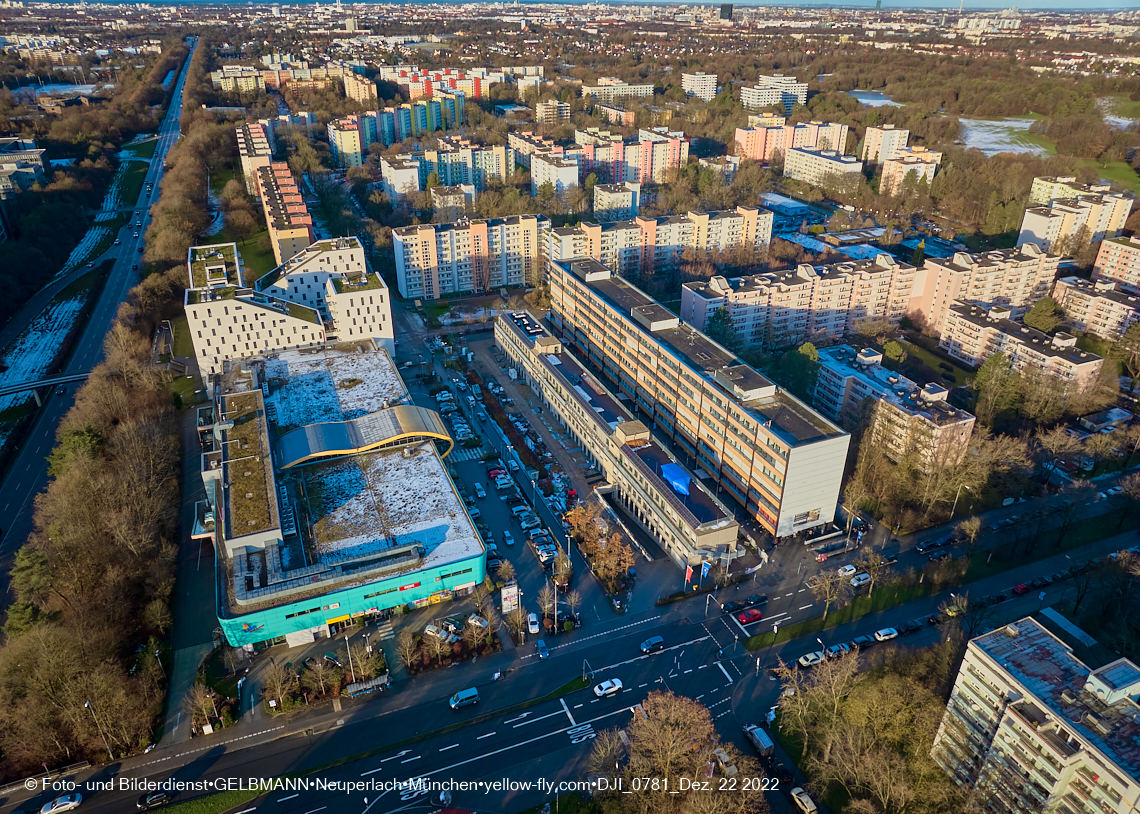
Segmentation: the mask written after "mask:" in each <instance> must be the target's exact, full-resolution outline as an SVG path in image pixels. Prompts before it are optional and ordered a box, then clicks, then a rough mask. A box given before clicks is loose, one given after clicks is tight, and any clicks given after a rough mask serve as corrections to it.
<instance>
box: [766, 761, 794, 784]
mask: <svg viewBox="0 0 1140 814" xmlns="http://www.w3.org/2000/svg"><path fill="white" fill-rule="evenodd" d="M763 761H764V769H765V771H767V772H768V775H769V776H770V777H776V778H778V779H779V780H780V782H781V783H785V784H790V783H792V782H794V778H793V777H792V773H791V772H789V771H788V770H787V769H785V768H784V764H783V763H781V762H780V761H778V760H776V758H774V757H772V756H771V755H766V756H765V757H764V758H763Z"/></svg>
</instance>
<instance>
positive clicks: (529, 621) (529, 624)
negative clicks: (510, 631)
mask: <svg viewBox="0 0 1140 814" xmlns="http://www.w3.org/2000/svg"><path fill="white" fill-rule="evenodd" d="M526 629H527V632H528V633H531V634H537V633H538V632H539V631H540V628H539V626H538V614H537V613H532V614H531V615H530V616H528V617H527V618H526Z"/></svg>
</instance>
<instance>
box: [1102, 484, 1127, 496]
mask: <svg viewBox="0 0 1140 814" xmlns="http://www.w3.org/2000/svg"><path fill="white" fill-rule="evenodd" d="M1123 492H1124V487H1123V486H1113V487H1112V488H1111V489H1108V490H1106V494H1108V495H1112V496H1114V497H1115V496H1116V495H1119V494H1122V493H1123Z"/></svg>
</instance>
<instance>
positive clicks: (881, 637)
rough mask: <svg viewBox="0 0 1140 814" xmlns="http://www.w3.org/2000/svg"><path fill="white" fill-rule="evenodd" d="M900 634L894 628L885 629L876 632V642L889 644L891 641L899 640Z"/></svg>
mask: <svg viewBox="0 0 1140 814" xmlns="http://www.w3.org/2000/svg"><path fill="white" fill-rule="evenodd" d="M898 635H899V632H898V631H897V630H895V629H894V628H893V627H885V628H883V629H882V630H876V631H875V641H877V642H889V641H890V640H891V639H897V638H898Z"/></svg>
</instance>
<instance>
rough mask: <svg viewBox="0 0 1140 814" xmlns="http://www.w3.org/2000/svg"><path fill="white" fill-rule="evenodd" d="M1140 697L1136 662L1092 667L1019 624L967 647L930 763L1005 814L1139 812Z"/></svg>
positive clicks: (1033, 625)
mask: <svg viewBox="0 0 1140 814" xmlns="http://www.w3.org/2000/svg"><path fill="white" fill-rule="evenodd" d="M1073 633H1074V635H1075V634H1078V633H1080V631H1079V630H1074V631H1073ZM1082 635H1083V634H1082ZM1138 696H1140V668H1138V667H1137V666H1136V665H1135V664H1133V663H1132V662H1131V661H1129V660H1128V659H1126V658H1119V659H1116V660H1115V661H1112V662H1109V663H1108V664H1105V665H1103V666H1101V667H1099V668H1096V669H1093V668H1092V667H1089V666H1088V665H1086V664H1085V663H1084V662H1082V661H1081V660H1080V659H1079V658H1077V656H1076V655H1075V654H1074V653H1073V648H1072V647H1071V646H1070V645H1069V644H1067V643H1065V642H1064V641H1062V640H1061V639H1060V638H1059V637H1058V636H1056V635H1054V634H1052V633H1050V632H1049V630H1047V629H1046V628H1045V627H1044V626H1043V625H1041V624H1040V623H1039V622H1037V620H1035V619H1033V618H1032V617H1026V618H1024V619H1019V620H1018V621H1016V622H1013V623H1011V624H1007V625H1004V626H1002V627H1000V628H998V629H997V630H993V631H990V632H989V633H984V634H982V635H980V636H977V637H975V638H974V639H971V640H970V642H969V644H968V645H967V646H966V654H965V657H964V658H963V660H962V665H961V667H959V668H958V677H957V679H956V680H955V682H954V689H953V690H952V691H951V693H950V701H949V703H948V704H947V706H946V713H945V715H944V716H943V718H942V723H941V725H940V726H939V727H938V734H937V735H936V736H935V739H934V748H933V749H932V750H931V756H932V757H933V758H934V761H935V762H936V763H937V764H938V765H939V766H941V767H942V769H943V770H944V771H945V772H946V773H947V774H948V775H949V776H950V778H951V779H952V780H953V781H954V782H955V783H957V784H958V785H960V786H962V787H963V788H964V789H967V790H977V792H980V793H981V794H983V795H985V800H986V808H987V810H989V811H993V812H996V813H997V814H1022V812H1041V811H1049V812H1056V814H1087V813H1088V812H1100V814H1128V813H1129V812H1135V811H1137V810H1140V753H1138V750H1137V726H1138V725H1137V721H1138V720H1140V704H1138V703H1137V700H1136V699H1137V697H1138Z"/></svg>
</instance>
